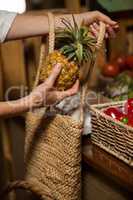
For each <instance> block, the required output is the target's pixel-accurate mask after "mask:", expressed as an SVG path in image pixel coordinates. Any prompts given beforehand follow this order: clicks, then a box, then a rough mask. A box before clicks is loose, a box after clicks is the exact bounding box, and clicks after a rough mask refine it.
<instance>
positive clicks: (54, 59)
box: [40, 51, 79, 91]
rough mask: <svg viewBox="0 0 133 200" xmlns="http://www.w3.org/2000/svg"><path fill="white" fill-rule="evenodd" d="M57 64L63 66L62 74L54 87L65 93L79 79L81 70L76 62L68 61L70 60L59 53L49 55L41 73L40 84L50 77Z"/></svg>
mask: <svg viewBox="0 0 133 200" xmlns="http://www.w3.org/2000/svg"><path fill="white" fill-rule="evenodd" d="M57 63H60V64H61V72H60V75H59V77H58V78H57V81H56V82H55V85H54V87H55V88H57V89H58V90H60V91H64V90H67V89H68V88H70V87H71V86H72V85H73V84H74V83H75V81H76V80H77V79H78V78H79V68H78V66H77V65H76V64H75V63H74V62H70V61H68V59H67V58H66V57H65V56H64V55H62V54H61V53H60V52H58V51H54V52H52V53H51V54H49V55H48V56H47V58H46V60H45V61H44V63H43V67H42V68H41V72H40V82H43V81H44V80H46V78H48V77H49V75H50V74H51V72H52V69H53V67H54V66H55V65H56V64H57Z"/></svg>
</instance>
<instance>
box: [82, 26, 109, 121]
mask: <svg viewBox="0 0 133 200" xmlns="http://www.w3.org/2000/svg"><path fill="white" fill-rule="evenodd" d="M105 31H106V26H105V24H104V23H103V22H100V30H99V35H98V38H97V43H96V46H95V54H96V56H97V53H98V50H99V49H100V48H101V47H102V43H103V40H104V36H105ZM94 66H95V61H94V62H91V64H90V70H89V76H88V79H89V78H90V74H91V70H92V69H93V67H94ZM87 89H88V85H87V82H86V83H85V84H84V85H83V87H82V89H81V103H80V121H81V122H82V123H83V121H84V105H85V97H86V92H87Z"/></svg>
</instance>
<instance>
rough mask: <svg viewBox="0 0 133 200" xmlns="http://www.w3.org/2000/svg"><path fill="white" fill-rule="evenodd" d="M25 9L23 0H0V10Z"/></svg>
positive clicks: (20, 11)
mask: <svg viewBox="0 0 133 200" xmlns="http://www.w3.org/2000/svg"><path fill="white" fill-rule="evenodd" d="M25 9H26V4H25V0H0V10H7V11H13V12H18V13H22V12H24V11H25Z"/></svg>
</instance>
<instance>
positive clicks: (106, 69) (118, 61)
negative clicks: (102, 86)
mask: <svg viewBox="0 0 133 200" xmlns="http://www.w3.org/2000/svg"><path fill="white" fill-rule="evenodd" d="M132 70H133V55H128V56H125V55H121V56H118V57H116V58H115V59H114V60H112V61H111V62H109V63H106V64H105V65H104V66H103V68H102V71H101V73H102V75H103V76H106V77H113V78H114V77H116V76H117V75H119V74H120V73H121V72H124V71H131V72H132Z"/></svg>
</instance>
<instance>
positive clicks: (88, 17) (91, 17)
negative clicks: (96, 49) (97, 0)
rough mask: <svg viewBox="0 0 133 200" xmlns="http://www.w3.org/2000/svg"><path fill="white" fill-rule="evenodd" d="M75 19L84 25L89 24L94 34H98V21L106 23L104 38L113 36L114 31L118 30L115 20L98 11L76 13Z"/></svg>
mask: <svg viewBox="0 0 133 200" xmlns="http://www.w3.org/2000/svg"><path fill="white" fill-rule="evenodd" d="M77 19H78V21H79V22H80V23H82V22H83V23H84V24H85V25H90V27H91V30H92V33H93V34H94V36H97V35H98V32H99V22H100V21H102V22H104V23H105V24H106V35H105V37H106V38H108V37H115V35H116V32H117V31H118V30H119V25H118V23H117V22H116V21H113V20H112V19H111V18H110V17H108V16H106V15H104V14H103V13H101V12H99V11H92V12H85V13H81V14H78V16H77Z"/></svg>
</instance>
